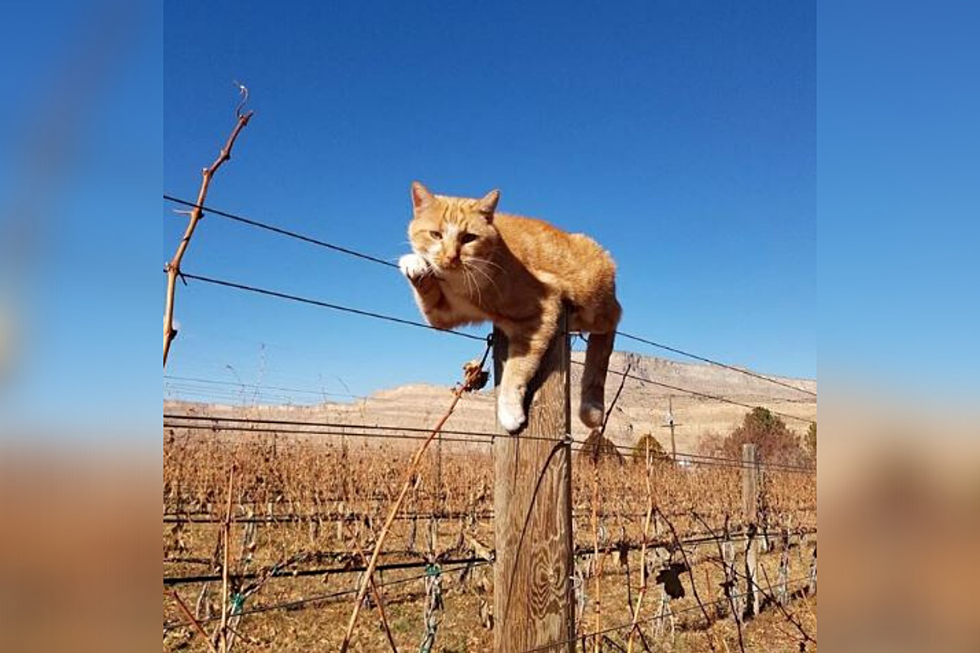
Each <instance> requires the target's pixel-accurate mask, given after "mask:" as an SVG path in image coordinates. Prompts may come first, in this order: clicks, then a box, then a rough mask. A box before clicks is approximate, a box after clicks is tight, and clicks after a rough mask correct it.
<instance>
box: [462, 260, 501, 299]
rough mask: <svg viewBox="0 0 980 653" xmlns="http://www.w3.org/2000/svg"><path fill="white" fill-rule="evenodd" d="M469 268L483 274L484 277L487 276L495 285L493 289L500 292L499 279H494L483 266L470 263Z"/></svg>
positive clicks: (491, 283)
mask: <svg viewBox="0 0 980 653" xmlns="http://www.w3.org/2000/svg"><path fill="white" fill-rule="evenodd" d="M467 269H469V270H472V271H473V272H479V273H480V274H482V275H483V278H485V279H486V280H487V281H488V282H490V285H491V286H493V289H494V290H496V291H497V292H498V293H499V292H500V288H499V287H498V286H497V280H496V279H494V278H493V277H492V276H490V275H489V274H487V271H486V270H484V269H483V268H481V267H480V266H479V265H468V266H467Z"/></svg>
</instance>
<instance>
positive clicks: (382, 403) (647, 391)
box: [164, 352, 817, 451]
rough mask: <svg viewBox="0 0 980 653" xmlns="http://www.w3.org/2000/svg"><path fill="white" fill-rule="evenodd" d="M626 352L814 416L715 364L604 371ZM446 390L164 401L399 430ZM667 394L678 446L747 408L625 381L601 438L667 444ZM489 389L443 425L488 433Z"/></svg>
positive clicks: (582, 432) (670, 377)
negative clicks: (285, 402) (344, 397)
mask: <svg viewBox="0 0 980 653" xmlns="http://www.w3.org/2000/svg"><path fill="white" fill-rule="evenodd" d="M627 356H632V357H633V361H634V363H633V368H632V372H631V374H633V375H636V376H639V377H644V378H647V379H651V380H653V381H657V382H659V383H664V384H667V385H671V386H677V387H679V388H686V389H689V390H694V391H697V392H702V393H705V394H711V395H719V396H723V397H727V398H729V399H734V400H736V401H739V402H742V403H746V404H751V405H753V406H754V405H759V406H764V407H766V408H771V409H773V410H777V411H779V412H782V413H786V414H789V415H795V416H798V417H802V418H807V419H816V416H817V403H816V399H815V398H813V397H811V396H810V395H807V394H804V393H802V392H795V391H793V390H792V389H789V388H784V387H781V386H779V385H775V384H772V383H767V382H766V381H763V380H760V379H755V378H752V377H750V376H747V375H745V374H739V373H738V372H734V371H731V370H726V369H723V368H720V367H716V366H712V365H707V364H699V363H679V362H676V361H671V360H667V359H663V358H657V357H653V356H639V355H635V354H633V355H629V354H626V353H623V352H615V353H614V354H613V357H612V360H611V362H610V369H613V370H621V369H624V368H625V367H626V359H627ZM572 357H573V360H578V361H582V360H584V353H582V352H574V353H573V356H572ZM581 369H582V368H581V366H579V365H573V366H572V415H573V418H572V435H573V436H574V437H575V439H576V440H584V439H585V437H586V436H587V435H588V432H587V429H586V428H585V427H584V426H583V425H582V424H581V423H580V422H579V421H578V418H577V417H575V416H576V415H577V413H578V384H579V377H580V375H581ZM773 378H776V379H778V380H779V381H782V382H784V383H788V384H791V385H795V386H797V387H800V388H803V389H806V390H809V391H811V392H816V391H817V382H816V381H814V380H809V379H791V378H784V377H773ZM619 379H620V377H619V376H616V375H613V374H610V375H609V379H608V380H607V382H606V397H607V399H606V400H607V402H609V401H611V400H612V397H613V395H614V394H615V392H616V388H617V387H618V385H619ZM450 390H451V389H450V388H448V387H443V386H434V385H422V384H418V385H403V386H399V387H396V388H391V389H387V390H379V391H377V392H375V393H373V394H372V395H370V397H368V398H367V399H365V400H358V401H357V402H355V403H330V402H326V403H321V404H318V405H312V406H268V405H259V406H244V407H243V406H231V405H225V404H207V403H199V402H187V401H165V402H164V411H165V412H166V413H172V414H196V415H213V416H216V417H241V416H246V415H247V416H249V417H261V418H266V419H289V420H302V421H306V420H309V421H323V422H335V423H343V424H377V425H385V426H400V427H406V426H407V427H430V426H432V424H433V423H434V422H435V420H436V419H438V417H439V416H440V415H441V414H442V413H443V411H444V410H445V408H446V406H448V404H449V401H450ZM671 395H672V396H673V399H672V401H673V414H674V421H675V423H676V424H678V426H677V427H676V434H677V448H678V450H679V451H694V450H695V449H696V448H697V444H698V441H699V440H700V438H701V437H702V436H703V435H704V434H706V433H711V432H717V433H726V432H728V431H730V430H731V429H732V428H733V427H734V426H735V425H737V424H738V423H739V422H740V421H741V419H742V416H743V415H744V414H745V412H746V409H745V408H742V407H740V406H733V405H730V404H726V403H722V402H718V401H714V400H709V399H703V398H699V397H692V396H691V395H686V394H683V393H680V392H677V391H674V390H671V389H668V388H664V387H660V386H654V385H650V384H646V383H641V382H639V381H635V380H627V382H626V386H625V388H624V390H623V394H622V396H621V397H620V400H619V403H618V404H617V405H618V407H619V408H620V409H621V410H617V411H615V412H614V413H613V416H612V417H611V419H610V424H609V428H608V431H607V435H608V436H610V437H611V438H612V439H613V441H615V442H616V443H618V444H631V443H632V442H633V441H635V439H636V438H637V437H638V436H639V435H641V434H643V433H653V434H654V436H655V437H657V438H658V439H659V440H660V441H661V442H662V443H663V444H664V445H665V447H667V448H669V446H670V435H669V431H668V429H666V428H662V424H663V422H664V415H665V413H666V412H667V406H668V398H669V397H670V396H671ZM493 407H494V404H493V394H492V390H490V389H488V390H485V391H483V392H480V393H476V394H473V395H468V396H466V397H465V398H464V399H463V401H462V402H461V403H460V405H459V407H458V408H457V409H456V412H455V413H454V414H453V416H452V417H451V418H450V420H449V422H448V424H447V426H446V428H447V429H456V430H467V431H493V430H494V428H495V420H494V410H493ZM786 423H787V426H789V427H790V428H791V429H793V430H794V431H796V432H798V433H803V432H804V431H805V430H806V427H807V426H808V425H807V424H806V423H804V422H800V421H797V420H790V419H787V420H786Z"/></svg>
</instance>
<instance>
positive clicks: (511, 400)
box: [497, 395, 526, 433]
mask: <svg viewBox="0 0 980 653" xmlns="http://www.w3.org/2000/svg"><path fill="white" fill-rule="evenodd" d="M497 421H499V422H500V425H501V426H503V427H504V428H505V429H506V430H507V432H508V433H516V432H517V431H519V430H521V427H522V426H524V422H525V421H526V417H525V415H524V407H523V406H522V405H521V400H520V398H519V397H508V396H507V395H501V396H500V397H499V398H498V399H497Z"/></svg>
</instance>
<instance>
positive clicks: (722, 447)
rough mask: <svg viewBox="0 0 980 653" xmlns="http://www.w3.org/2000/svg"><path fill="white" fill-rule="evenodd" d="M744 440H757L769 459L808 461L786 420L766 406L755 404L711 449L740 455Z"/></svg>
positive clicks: (764, 457) (762, 454) (729, 455)
mask: <svg viewBox="0 0 980 653" xmlns="http://www.w3.org/2000/svg"><path fill="white" fill-rule="evenodd" d="M744 444H754V445H755V446H756V449H757V451H758V455H759V457H760V458H761V460H762V461H764V462H768V463H781V464H789V465H798V464H801V463H803V462H804V460H805V457H806V453H807V452H806V451H804V449H803V446H801V443H800V439H799V438H798V437H797V436H796V435H795V434H794V433H793V432H792V431H790V430H789V429H788V428H787V427H786V423H785V422H783V420H782V419H780V418H779V417H778V416H776V415H773V414H772V413H771V412H770V411H769V410H767V409H765V408H753V409H752V412H750V413H748V414H747V415H746V416H745V417H744V418H743V419H742V423H741V424H740V425H739V426H738V427H737V428H736V429H735V430H734V431H732V432H731V433H730V434H729V435H728V437H727V438H724V439H723V440H721V441H720V442H718V443H717V444H716V445H715V447H714V448H715V451H712V452H711V453H714V454H716V455H721V456H724V457H726V458H733V459H740V458H741V457H742V445H744Z"/></svg>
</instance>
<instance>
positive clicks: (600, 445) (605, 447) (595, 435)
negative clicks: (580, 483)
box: [579, 429, 623, 464]
mask: <svg viewBox="0 0 980 653" xmlns="http://www.w3.org/2000/svg"><path fill="white" fill-rule="evenodd" d="M579 453H580V454H581V455H584V456H586V457H588V458H590V459H591V460H592V461H593V462H604V461H615V462H617V463H619V464H622V463H623V454H621V453H619V449H618V448H617V447H616V445H615V444H613V441H612V440H610V439H609V438H607V437H605V436H603V435H602V433H601V432H600V431H599V429H592V432H591V433H589V437H587V438H586V439H585V442H583V443H582V449H581V450H580V452H579Z"/></svg>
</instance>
